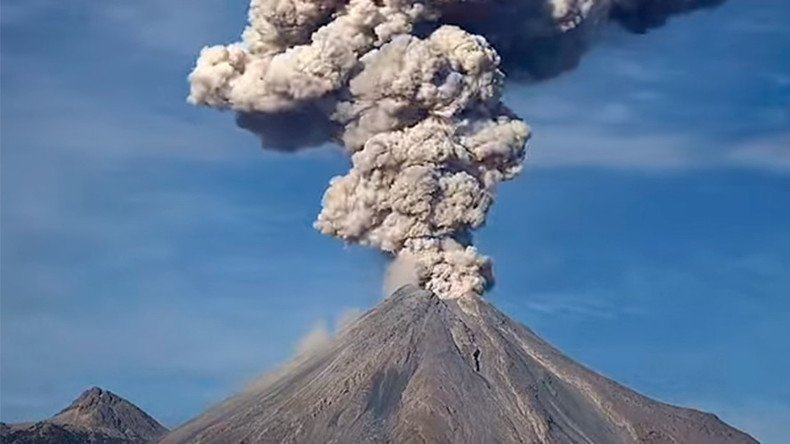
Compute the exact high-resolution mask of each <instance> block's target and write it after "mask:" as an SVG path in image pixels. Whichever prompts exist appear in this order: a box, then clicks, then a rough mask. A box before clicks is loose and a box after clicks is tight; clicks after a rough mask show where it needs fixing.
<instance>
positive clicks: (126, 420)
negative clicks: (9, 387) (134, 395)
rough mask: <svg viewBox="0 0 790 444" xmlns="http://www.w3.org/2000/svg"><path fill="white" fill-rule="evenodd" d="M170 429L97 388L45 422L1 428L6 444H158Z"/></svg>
mask: <svg viewBox="0 0 790 444" xmlns="http://www.w3.org/2000/svg"><path fill="white" fill-rule="evenodd" d="M165 433H167V429H166V428H165V427H164V426H162V425H161V424H159V423H158V422H157V421H156V420H155V419H154V418H152V417H150V416H149V415H148V414H146V413H145V412H144V411H142V410H140V409H139V408H138V407H137V406H135V405H134V404H132V403H131V402H129V401H127V400H125V399H123V398H121V397H120V396H118V395H116V394H114V393H112V392H110V391H108V390H102V389H100V388H98V387H93V388H90V389H88V390H86V391H85V392H83V393H82V394H81V395H80V396H79V397H78V398H77V399H75V400H74V402H72V403H71V405H69V406H68V407H66V408H65V409H64V410H63V411H61V412H60V413H58V414H57V415H55V416H53V417H52V418H50V419H47V420H45V421H41V422H37V423H31V424H12V425H5V424H3V425H0V442H2V443H3V444H28V443H37V444H71V443H93V444H127V443H150V442H156V441H157V440H158V439H159V438H161V437H162V435H164V434H165Z"/></svg>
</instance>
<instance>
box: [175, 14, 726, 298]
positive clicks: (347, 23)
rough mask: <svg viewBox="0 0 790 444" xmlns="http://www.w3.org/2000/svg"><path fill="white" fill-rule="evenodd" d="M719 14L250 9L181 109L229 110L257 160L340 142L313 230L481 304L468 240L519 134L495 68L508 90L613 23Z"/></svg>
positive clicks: (478, 270) (206, 59)
mask: <svg viewBox="0 0 790 444" xmlns="http://www.w3.org/2000/svg"><path fill="white" fill-rule="evenodd" d="M719 2H720V1H718V0H510V1H496V0H252V1H251V4H250V10H249V25H248V27H247V29H246V30H245V31H244V34H243V41H242V42H240V43H235V44H232V45H229V46H213V47H207V48H204V49H203V51H202V52H201V54H200V58H199V59H198V61H197V64H196V66H195V69H194V71H193V72H192V74H191V75H190V77H189V78H190V82H191V92H190V96H189V100H190V102H191V103H194V104H198V105H204V106H210V107H215V108H221V109H232V110H234V111H236V112H237V116H238V118H237V122H238V124H239V125H240V126H241V127H243V128H246V129H248V130H250V131H252V132H253V133H255V134H257V135H258V136H259V137H260V138H261V141H262V143H263V145H264V147H265V148H267V149H277V150H284V151H292V150H296V149H300V148H304V147H310V146H317V145H320V144H322V143H324V142H327V141H334V142H338V143H341V144H342V145H343V146H344V147H345V149H346V150H347V152H348V153H349V155H350V156H351V164H352V165H351V169H350V171H349V172H348V173H347V174H346V175H344V176H339V177H335V178H333V179H332V180H331V181H330V184H329V188H328V189H327V191H326V193H325V195H324V199H323V209H322V210H321V212H320V214H319V215H318V219H317V220H316V222H315V224H314V225H315V227H316V229H318V230H319V231H321V232H322V233H325V234H328V235H331V236H335V237H337V238H340V239H342V240H344V241H346V242H350V243H357V244H362V245H367V246H371V247H375V248H378V249H380V250H382V251H384V252H386V253H388V254H391V255H392V256H394V257H401V258H402V260H399V261H396V264H399V266H402V265H403V264H409V266H411V267H412V268H413V269H412V270H409V271H408V272H405V271H402V270H399V271H398V273H405V274H403V275H404V276H410V278H409V279H410V280H415V279H416V281H417V282H419V283H420V284H421V285H422V286H424V287H425V288H426V289H428V290H431V291H433V292H434V293H436V294H437V295H439V296H440V297H443V298H457V297H465V296H472V295H481V294H482V293H483V292H484V291H485V290H486V289H487V288H488V287H489V286H490V285H491V284H492V283H493V275H492V271H491V262H490V260H489V259H488V258H487V257H485V256H483V255H481V254H480V253H478V251H477V250H476V249H475V247H474V246H472V245H471V238H472V236H471V233H472V231H473V230H474V229H476V228H479V227H480V226H482V225H483V224H484V223H485V219H486V214H487V212H488V209H489V207H490V206H491V204H492V203H493V200H494V192H495V188H496V185H497V184H498V183H499V182H501V181H504V180H509V179H512V178H513V177H515V176H516V175H518V174H519V172H520V171H521V169H522V164H523V160H524V155H525V144H526V142H527V140H528V139H529V136H530V130H529V128H528V127H527V126H526V125H525V124H524V123H523V122H522V121H521V120H519V119H518V118H517V117H516V116H515V115H514V114H513V113H512V112H511V111H510V110H508V109H507V108H506V107H505V106H504V105H503V104H502V102H501V97H502V87H503V81H504V74H503V72H502V70H501V67H502V66H503V65H502V62H503V60H502V59H501V58H500V54H502V55H503V56H504V62H505V64H504V67H505V68H506V69H507V70H508V71H509V72H511V73H514V74H516V77H517V78H526V79H530V80H537V79H543V78H547V77H551V76H555V75H557V74H558V73H560V72H562V71H564V70H567V69H570V68H572V67H574V66H575V65H576V64H577V63H578V60H579V59H580V57H581V55H582V54H583V53H584V51H585V50H586V48H587V47H588V46H589V43H590V42H591V41H592V39H593V37H594V35H595V31H596V30H597V29H599V28H600V25H601V24H603V23H605V22H606V21H607V20H609V19H614V20H617V21H619V22H621V23H622V24H623V25H624V26H625V27H626V28H627V29H630V30H633V31H636V32H644V31H645V30H647V29H648V28H650V27H653V26H656V25H660V24H661V23H663V22H664V21H665V20H666V18H667V17H668V16H669V15H670V14H674V13H679V12H685V11H688V10H691V9H694V8H697V7H700V6H707V5H711V4H715V3H719ZM478 34H479V35H478ZM492 45H493V46H492ZM494 47H497V48H498V49H499V50H500V53H497V51H495V50H494Z"/></svg>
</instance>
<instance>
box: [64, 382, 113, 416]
mask: <svg viewBox="0 0 790 444" xmlns="http://www.w3.org/2000/svg"><path fill="white" fill-rule="evenodd" d="M119 400H122V398H121V397H120V396H118V395H116V394H115V393H113V392H111V391H109V390H105V389H102V388H101V387H96V386H93V387H91V388H89V389H87V390H85V391H84V392H82V393H81V394H80V395H79V396H78V397H77V399H75V400H74V402H72V403H71V405H70V406H69V407H68V408H67V410H68V409H70V408H74V407H78V406H83V405H86V404H87V405H96V404H100V403H105V402H106V403H112V402H116V401H119Z"/></svg>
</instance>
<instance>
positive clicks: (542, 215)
mask: <svg viewBox="0 0 790 444" xmlns="http://www.w3.org/2000/svg"><path fill="white" fill-rule="evenodd" d="M244 18H245V4H244V1H243V0H234V1H232V2H227V1H223V0H193V1H186V0H173V1H169V2H161V1H154V0H138V1H135V2H121V1H102V2H96V1H87V0H84V1H71V2H62V1H56V0H24V1H23V0H16V1H14V0H5V1H4V2H3V11H2V18H1V19H0V20H2V39H1V40H0V45H1V52H2V67H1V68H0V69H1V70H2V101H0V107H1V110H0V111H1V112H2V132H1V133H0V136H1V138H2V139H1V142H2V163H1V165H2V178H1V180H2V188H1V192H2V215H1V216H2V221H1V222H2V226H1V230H2V231H1V233H0V234H2V249H1V250H2V257H1V259H2V264H1V271H2V282H1V284H2V286H1V290H2V293H1V296H2V299H0V329H1V333H2V335H1V339H0V346H1V351H2V354H1V355H0V390H1V392H0V419H2V420H3V421H6V422H13V421H22V420H33V419H39V418H43V417H46V416H49V415H51V414H53V413H55V412H56V411H58V410H59V409H60V408H62V407H64V406H65V405H66V404H67V403H68V402H69V401H70V400H71V399H72V398H74V397H75V396H76V395H77V394H78V393H79V392H80V391H81V390H83V389H85V388H87V387H88V386H91V385H100V386H102V387H105V388H109V389H111V390H113V391H116V392H117V393H119V394H121V395H123V396H126V397H128V398H129V399H131V400H132V401H134V402H135V403H137V404H138V405H140V406H141V407H143V408H144V409H145V410H146V411H148V412H150V413H151V414H153V415H154V416H155V417H157V418H158V419H160V420H161V421H162V422H164V423H166V424H167V425H169V426H174V425H177V424H179V423H180V422H182V421H184V420H186V419H188V418H190V417H192V416H194V415H196V414H197V413H199V412H200V411H202V410H203V409H204V408H205V407H206V406H208V405H211V404H213V403H215V402H217V401H218V400H220V399H222V398H223V397H225V396H227V395H229V394H230V393H232V392H233V391H234V390H236V389H238V388H240V387H242V386H243V385H244V383H245V382H247V381H249V380H251V379H252V378H254V377H255V376H256V375H258V374H260V373H262V372H264V371H266V370H268V369H271V368H273V367H274V366H276V365H277V364H278V363H282V362H283V361H285V360H287V359H288V357H289V356H291V355H292V354H293V350H294V347H295V346H296V344H297V343H298V341H299V339H300V338H301V337H303V336H304V335H305V334H307V333H308V332H310V331H311V330H312V329H314V328H315V326H316V325H319V324H320V323H325V324H329V325H332V324H333V323H335V322H337V319H338V318H339V317H340V316H342V314H343V313H344V312H346V311H347V310H349V309H353V308H359V309H367V308H370V307H372V306H373V305H375V304H376V303H377V302H378V301H379V300H380V298H381V274H382V272H383V270H384V267H385V262H384V261H383V260H382V259H381V258H380V257H379V256H378V255H377V254H376V253H374V252H372V251H368V250H364V249H361V248H349V247H344V246H343V245H342V244H341V243H340V242H338V241H336V240H334V239H330V238H327V237H324V236H321V235H319V234H318V233H317V232H315V231H314V230H313V229H312V228H311V223H312V220H313V218H314V217H315V215H316V214H317V212H318V209H319V204H320V198H321V195H322V192H323V190H324V187H325V186H326V183H327V181H328V180H329V178H330V177H332V176H333V175H336V174H339V173H342V172H344V171H345V169H346V162H347V161H346V160H345V159H344V157H343V156H342V155H341V154H339V153H338V152H337V151H336V150H333V149H330V148H327V149H318V150H312V151H306V152H301V153H298V154H296V155H290V156H288V155H281V154H276V153H271V152H263V151H261V150H260V149H259V147H258V143H257V141H256V140H255V139H254V137H252V136H250V135H248V134H245V133H244V132H243V131H241V130H239V129H237V128H236V127H235V125H234V124H233V116H232V115H230V114H227V113H226V114H222V113H216V112H213V111H210V110H203V109H195V108H191V107H189V106H187V105H186V104H185V95H186V90H187V84H186V80H185V76H186V74H187V72H188V71H189V69H190V67H191V64H192V62H193V58H194V56H195V54H196V52H197V51H198V50H199V48H200V47H201V46H203V45H205V44H209V43H216V42H228V41H232V40H235V39H236V36H237V35H238V34H239V31H240V29H241V27H242V24H243V22H244ZM788 19H790V4H788V3H787V2H786V1H783V0H754V1H747V0H729V2H727V3H726V4H725V5H724V6H722V7H720V8H718V9H715V10H712V11H703V12H700V13H696V14H693V15H689V16H685V17H682V18H678V19H676V20H674V21H672V22H671V23H670V24H669V25H668V26H666V27H664V28H662V29H659V30H657V31H655V32H652V33H650V34H648V35H645V36H634V35H628V34H626V33H624V32H621V31H618V30H615V29H611V30H608V31H607V32H605V35H603V36H602V38H601V42H600V43H599V45H598V46H597V47H595V48H594V49H593V50H592V51H591V52H590V53H589V54H588V55H587V57H586V58H585V59H584V61H583V63H582V65H581V66H580V68H579V69H577V70H576V71H574V72H571V73H568V74H565V75H563V76H561V77H559V78H556V79H553V80H551V81H549V82H546V83H543V84H539V85H530V86H525V85H511V87H510V88H509V90H508V91H507V101H508V103H509V104H510V105H511V106H512V107H513V108H514V109H515V110H516V111H518V112H519V113H520V114H522V115H523V116H524V117H525V119H526V121H527V122H528V123H529V124H530V125H531V126H532V127H533V131H534V134H535V135H534V138H533V140H532V142H531V146H530V152H529V161H528V166H527V169H526V171H525V173H524V174H523V175H522V177H520V178H519V179H517V180H516V181H513V182H509V183H506V184H503V185H502V187H501V188H500V194H499V198H498V202H497V204H496V205H495V207H494V209H493V211H492V214H491V217H490V219H489V223H488V226H487V227H486V228H484V229H483V230H482V231H481V232H480V233H479V235H478V236H477V240H478V242H479V244H480V246H481V249H482V250H483V251H484V252H486V253H488V254H490V255H492V256H493V257H494V259H495V260H496V272H497V287H495V289H494V290H493V291H492V292H491V293H490V295H489V296H488V297H489V299H490V300H491V301H492V302H493V303H494V304H496V305H497V306H498V307H500V308H501V309H503V310H504V311H505V312H507V313H508V314H509V315H511V316H513V317H515V318H516V319H518V320H520V321H522V322H524V323H525V324H527V325H529V326H530V327H532V328H533V329H534V330H536V331H537V332H538V333H539V334H541V335H542V336H544V337H545V338H546V339H548V340H549V341H551V342H552V343H554V344H555V345H556V346H558V347H559V348H560V349H561V350H563V351H564V352H566V353H567V354H568V355H570V356H572V357H574V358H575V359H578V360H579V361H581V362H583V363H585V364H586V365H588V366H590V367H592V368H594V369H595V370H597V371H599V372H601V373H603V374H605V375H607V376H609V377H612V378H614V379H616V380H618V381H620V382H623V383H625V384H627V385H629V386H631V387H633V388H635V389H637V390H639V391H641V392H643V393H645V394H647V395H650V396H653V397H656V398H659V399H661V400H664V401H668V402H673V403H680V404H683V405H687V406H692V407H697V408H701V409H705V410H709V411H712V412H714V413H716V414H717V415H719V416H720V417H722V418H723V419H725V420H727V421H729V422H731V423H732V424H734V425H736V426H739V427H741V428H743V429H745V430H746V431H748V432H750V433H752V434H753V435H755V436H756V437H758V438H760V439H761V440H763V441H764V442H766V443H780V442H783V441H784V440H785V438H786V437H787V436H790V426H788V424H790V380H788V376H787V375H790V357H789V356H790V298H788V297H787V295H790V107H789V106H788V104H790V48H788V44H787V42H788V41H790V30H788V28H787V26H786V23H787V20H788Z"/></svg>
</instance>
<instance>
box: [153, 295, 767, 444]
mask: <svg viewBox="0 0 790 444" xmlns="http://www.w3.org/2000/svg"><path fill="white" fill-rule="evenodd" d="M230 442H235V443H241V442H243V443H257V442H261V443H268V442H278V443H280V442H292V443H317V442H321V443H385V442H386V443H418V442H419V443H449V442H453V443H492V442H500V443H595V444H602V443H694V444H705V443H716V444H722V443H756V442H757V441H756V440H754V439H753V438H751V437H750V436H748V435H747V434H745V433H743V432H740V431H738V430H736V429H734V428H732V427H730V426H728V425H727V424H725V423H723V422H722V421H720V420H719V419H718V418H717V417H716V416H714V415H712V414H709V413H704V412H700V411H697V410H692V409H687V408H680V407H674V406H671V405H668V404H664V403H661V402H658V401H654V400H651V399H649V398H646V397H644V396H642V395H640V394H638V393H636V392H634V391H632V390H630V389H628V388H626V387H624V386H622V385H620V384H618V383H616V382H613V381H611V380H609V379H607V378H605V377H603V376H601V375H599V374H597V373H595V372H593V371H591V370H589V369H587V368H585V367H583V366H581V365H579V364H577V363H575V362H574V361H572V360H571V359H569V358H567V357H565V356H564V355H563V354H562V353H560V352H559V351H558V350H556V349H555V348H553V347H552V346H551V345H549V344H548V343H546V342H545V341H543V340H542V339H540V338H539V337H538V336H537V335H535V333H533V332H532V331H531V330H529V329H528V328H526V327H524V326H523V325H521V324H519V323H517V322H515V321H513V320H511V319H510V318H509V317H508V316H506V315H505V314H503V313H502V312H500V311H498V310H497V309H496V308H494V307H493V306H492V305H490V304H489V303H487V302H485V301H484V300H482V299H481V298H465V299H451V300H447V299H440V298H438V297H437V296H435V295H434V294H432V293H430V292H427V291H425V290H422V289H418V288H416V287H412V286H406V287H403V288H401V289H400V290H398V291H397V292H395V293H394V294H393V295H392V296H390V297H389V298H388V299H386V300H385V301H383V302H382V303H381V304H380V305H379V306H378V307H376V308H374V309H373V310H371V311H370V312H368V313H367V314H365V315H364V316H362V317H361V318H359V319H358V320H357V321H355V322H354V323H352V324H350V325H349V326H347V327H346V328H344V329H343V330H342V331H341V332H340V333H339V334H338V336H337V337H336V338H335V339H334V340H333V341H332V342H331V343H330V344H328V345H326V347H324V348H323V349H321V350H317V351H314V352H312V353H311V354H310V355H308V356H301V357H299V358H297V359H296V360H295V361H294V362H292V363H290V364H288V365H286V366H285V367H284V368H282V369H280V370H279V371H277V372H275V373H274V374H272V375H269V376H268V377H266V378H264V379H263V380H261V381H259V382H257V383H255V384H253V385H252V386H251V387H249V388H248V389H247V390H246V391H244V392H242V393H241V394H239V395H236V396H234V397H231V398H229V399H228V400H226V401H225V402H223V403H221V404H220V405H218V406H217V407H215V408H212V409H210V410H209V411H208V412H206V413H205V414H203V415H201V416H199V417H197V418H196V419H194V420H192V421H190V422H188V423H187V424H185V425H184V426H182V427H180V428H178V429H176V430H175V431H173V432H172V433H171V434H169V435H167V436H166V437H165V438H164V441H163V443H230Z"/></svg>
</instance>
